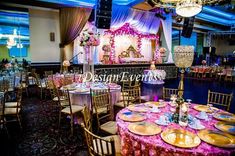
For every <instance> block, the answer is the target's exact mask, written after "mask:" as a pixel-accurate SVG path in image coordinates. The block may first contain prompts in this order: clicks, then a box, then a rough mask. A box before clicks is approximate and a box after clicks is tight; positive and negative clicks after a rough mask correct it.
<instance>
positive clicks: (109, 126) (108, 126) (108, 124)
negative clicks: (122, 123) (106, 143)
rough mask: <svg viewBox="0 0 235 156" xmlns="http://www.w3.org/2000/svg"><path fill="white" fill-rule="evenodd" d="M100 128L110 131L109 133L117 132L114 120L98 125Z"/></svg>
mask: <svg viewBox="0 0 235 156" xmlns="http://www.w3.org/2000/svg"><path fill="white" fill-rule="evenodd" d="M100 129H101V130H103V131H105V132H107V133H110V134H116V133H117V125H116V122H115V121H108V122H106V123H104V124H102V125H101V126H100Z"/></svg>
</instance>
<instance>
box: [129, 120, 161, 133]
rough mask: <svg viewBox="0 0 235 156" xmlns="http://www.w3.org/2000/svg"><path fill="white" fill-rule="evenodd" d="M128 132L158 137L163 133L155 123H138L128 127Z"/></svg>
mask: <svg viewBox="0 0 235 156" xmlns="http://www.w3.org/2000/svg"><path fill="white" fill-rule="evenodd" d="M128 130H129V131H130V132H132V133H134V134H137V135H144V136H150V135H156V134H159V133H160V132H161V128H160V127H159V126H157V125H156V124H154V123H150V122H138V123H131V124H129V125H128Z"/></svg>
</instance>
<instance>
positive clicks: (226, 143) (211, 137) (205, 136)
mask: <svg viewBox="0 0 235 156" xmlns="http://www.w3.org/2000/svg"><path fill="white" fill-rule="evenodd" d="M198 136H199V138H200V139H202V140H203V141H204V142H206V143H208V144H211V145H214V146H217V147H223V148H235V136H233V135H231V134H228V133H224V132H220V131H213V130H201V131H199V132H198Z"/></svg>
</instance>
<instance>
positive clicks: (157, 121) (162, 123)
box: [154, 120, 169, 126]
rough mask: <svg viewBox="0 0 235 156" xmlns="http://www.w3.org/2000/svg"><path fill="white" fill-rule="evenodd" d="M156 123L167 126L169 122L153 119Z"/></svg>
mask: <svg viewBox="0 0 235 156" xmlns="http://www.w3.org/2000/svg"><path fill="white" fill-rule="evenodd" d="M154 122H155V123H156V124H158V125H161V126H167V125H168V124H169V123H167V122H165V123H164V122H160V121H159V120H155V121H154Z"/></svg>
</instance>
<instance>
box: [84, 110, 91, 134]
mask: <svg viewBox="0 0 235 156" xmlns="http://www.w3.org/2000/svg"><path fill="white" fill-rule="evenodd" d="M82 114H83V123H84V126H85V128H86V129H88V130H89V131H91V132H92V118H91V111H90V110H89V108H88V107H87V106H85V107H84V109H83V110H82Z"/></svg>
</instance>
